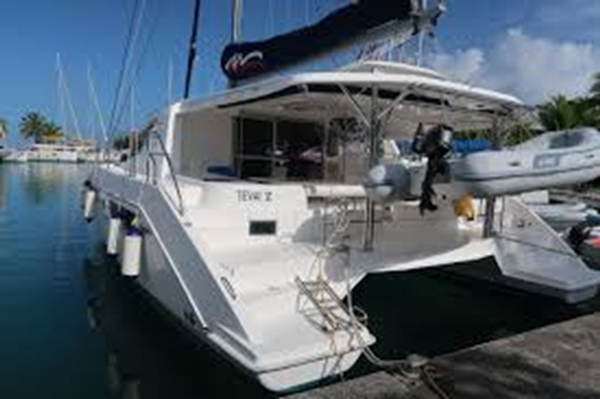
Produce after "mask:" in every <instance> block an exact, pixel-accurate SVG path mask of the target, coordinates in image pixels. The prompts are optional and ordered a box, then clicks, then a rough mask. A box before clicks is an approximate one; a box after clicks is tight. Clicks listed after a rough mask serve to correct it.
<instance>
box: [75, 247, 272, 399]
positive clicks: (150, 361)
mask: <svg viewBox="0 0 600 399" xmlns="http://www.w3.org/2000/svg"><path fill="white" fill-rule="evenodd" d="M95 252H96V256H95V257H94V258H93V259H88V260H86V264H85V268H84V270H85V279H86V283H87V290H88V294H89V299H88V320H89V325H90V327H91V328H93V329H94V330H95V331H96V332H97V333H98V334H101V336H102V338H103V339H104V341H105V344H106V367H107V371H106V384H107V389H108V391H109V392H110V394H111V395H113V397H115V398H127V399H130V398H136V399H137V398H141V399H153V398H156V399H159V398H160V399H163V398H166V397H173V398H178V399H179V398H181V399H185V398H190V399H191V398H198V397H207V398H221V397H244V398H263V397H267V396H269V395H268V394H267V393H266V392H265V391H264V390H263V389H262V388H261V387H260V386H259V385H258V383H256V382H255V381H254V380H253V379H251V378H249V377H247V376H246V375H244V374H242V372H241V371H240V370H238V369H237V368H235V367H233V366H232V365H230V364H229V363H227V362H226V361H225V360H224V359H223V358H222V357H221V356H220V355H219V354H217V353H215V352H214V351H213V350H212V349H210V348H207V347H205V346H203V345H201V344H198V343H197V342H195V341H192V339H191V338H190V337H189V336H188V335H187V334H186V332H185V331H183V330H182V329H180V328H178V326H177V325H176V324H175V323H174V322H172V321H171V320H170V319H169V316H168V315H166V314H164V313H163V312H162V311H160V310H159V309H158V308H157V307H156V306H155V304H154V303H152V302H151V300H150V299H149V298H148V297H147V295H146V294H143V293H142V292H141V291H140V289H139V287H137V286H135V284H134V283H132V282H131V281H126V280H124V279H122V278H121V277H120V276H119V275H118V272H117V271H118V267H117V265H116V263H115V262H114V261H112V260H110V259H107V258H106V257H104V256H102V255H101V252H102V249H101V248H98V249H97V251H95Z"/></svg>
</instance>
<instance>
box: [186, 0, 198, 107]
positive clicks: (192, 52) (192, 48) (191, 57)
mask: <svg viewBox="0 0 600 399" xmlns="http://www.w3.org/2000/svg"><path fill="white" fill-rule="evenodd" d="M200 3H201V0H195V5H194V19H193V22H192V33H191V35H190V45H189V50H188V61H187V72H186V74H185V88H184V91H183V99H184V100H185V99H188V98H189V97H190V86H191V84H192V72H193V70H194V63H195V60H196V51H197V49H196V42H197V36H198V21H199V19H200V18H199V17H200V5H201V4H200Z"/></svg>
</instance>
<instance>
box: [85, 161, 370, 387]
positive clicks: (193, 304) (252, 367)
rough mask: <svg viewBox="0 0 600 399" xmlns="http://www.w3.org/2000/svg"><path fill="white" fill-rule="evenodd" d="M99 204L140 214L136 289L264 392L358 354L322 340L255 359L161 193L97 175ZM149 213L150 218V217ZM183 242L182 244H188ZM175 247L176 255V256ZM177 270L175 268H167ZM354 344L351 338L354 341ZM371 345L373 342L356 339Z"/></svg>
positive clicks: (339, 368)
mask: <svg viewBox="0 0 600 399" xmlns="http://www.w3.org/2000/svg"><path fill="white" fill-rule="evenodd" d="M92 184H93V186H94V188H95V189H96V190H97V191H98V192H99V194H100V198H102V199H103V200H104V202H107V203H111V204H117V205H118V206H119V207H122V208H125V209H127V210H128V211H129V212H131V213H133V214H135V215H138V218H139V221H140V223H141V229H142V230H143V231H144V232H146V233H145V234H144V242H143V245H142V256H141V267H140V272H139V275H138V276H137V278H136V283H137V284H138V285H139V286H140V287H141V289H143V290H144V291H145V292H146V293H147V294H148V295H150V296H151V297H152V298H154V299H155V300H156V301H157V302H158V303H160V304H161V306H162V307H163V308H164V309H165V310H166V311H167V312H168V313H169V314H171V315H172V316H174V318H175V319H176V320H177V321H178V322H180V323H181V324H182V326H184V327H185V329H186V330H187V331H189V332H190V333H191V334H192V336H193V337H194V338H195V339H198V340H200V341H201V342H203V343H206V344H208V345H210V346H211V347H213V348H214V349H216V350H217V351H218V352H220V353H222V354H223V355H224V356H225V357H226V358H227V359H229V360H230V361H232V362H233V363H234V364H235V365H237V366H238V367H240V368H241V369H242V370H243V371H245V372H246V373H247V374H249V375H251V376H253V377H254V378H256V379H257V380H258V381H259V382H260V383H261V385H262V386H264V387H265V388H266V389H268V390H270V391H276V392H283V391H291V390H297V389H301V388H302V387H305V386H309V385H313V384H316V383H318V382H319V381H320V380H322V379H327V378H330V377H333V376H337V375H339V373H341V372H344V371H347V370H348V369H350V368H351V367H352V366H353V365H354V363H355V362H356V361H357V360H358V358H359V357H360V355H361V354H362V346H360V345H358V344H356V345H355V346H350V347H348V348H344V347H343V344H342V342H345V341H342V339H339V343H340V346H339V348H338V349H337V350H335V348H334V350H333V351H332V349H331V347H330V345H331V342H329V341H325V343H320V345H319V346H316V347H315V348H307V350H306V351H305V353H299V354H297V355H294V356H292V357H290V355H289V354H285V353H282V354H281V355H278V356H277V357H276V358H264V359H263V358H261V357H260V356H257V355H256V353H255V352H254V350H253V349H252V348H251V347H250V346H248V344H245V343H244V338H243V337H244V334H245V329H244V327H243V326H242V325H241V324H240V323H241V320H240V319H239V318H238V317H237V315H236V310H235V309H234V308H233V306H230V305H229V304H228V303H229V301H230V300H232V299H231V298H227V295H228V293H227V291H226V290H225V289H223V287H222V286H219V285H218V283H217V281H216V279H215V278H214V277H213V276H212V273H211V271H210V270H209V268H208V267H207V266H206V261H205V260H204V259H203V258H202V257H201V255H200V254H199V253H198V252H197V250H196V248H194V247H193V246H190V245H187V244H189V239H188V238H187V237H186V233H185V231H184V230H183V228H182V226H181V225H180V224H179V223H176V217H175V214H174V210H173V208H172V206H171V204H170V203H169V200H167V199H166V198H165V196H163V193H162V192H161V190H160V189H158V188H157V187H156V186H153V185H147V184H143V183H140V182H138V181H135V180H132V179H128V178H127V176H122V175H118V174H113V173H109V172H105V171H103V170H101V169H99V170H97V171H96V172H95V173H94V177H93V178H92ZM148 215H152V217H151V218H150V217H148ZM186 241H187V242H186ZM175 248H176V250H175ZM174 264H176V265H177V267H174V266H173V265H174ZM355 339H356V338H355ZM362 340H363V341H364V344H371V343H373V342H374V338H373V337H371V336H369V335H367V336H365V337H363V338H362Z"/></svg>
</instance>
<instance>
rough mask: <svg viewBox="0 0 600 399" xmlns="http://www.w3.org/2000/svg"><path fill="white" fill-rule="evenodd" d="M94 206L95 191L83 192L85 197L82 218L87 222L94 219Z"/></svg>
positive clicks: (89, 189) (87, 190)
mask: <svg viewBox="0 0 600 399" xmlns="http://www.w3.org/2000/svg"><path fill="white" fill-rule="evenodd" d="M95 206H96V191H95V190H92V189H91V188H88V189H86V190H85V197H84V202H83V217H84V218H85V220H87V221H88V222H91V221H92V219H93V218H94V212H95Z"/></svg>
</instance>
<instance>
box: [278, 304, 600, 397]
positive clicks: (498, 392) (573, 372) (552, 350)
mask: <svg viewBox="0 0 600 399" xmlns="http://www.w3.org/2000/svg"><path fill="white" fill-rule="evenodd" d="M430 364H431V365H432V366H433V367H434V369H435V371H434V372H433V373H432V374H433V375H434V377H435V378H434V380H435V381H436V385H437V386H439V387H440V388H441V390H442V391H443V392H444V394H445V395H447V397H448V398H452V399H475V398H478V399H479V398H493V399H534V398H535V399H540V398H543V399H545V398H548V399H550V398H552V399H562V398H565V399H600V313H598V314H592V315H588V316H583V317H580V318H577V319H573V320H570V321H566V322H563V323H559V324H555V325H551V326H548V327H544V328H541V329H538V330H533V331H529V332H526V333H524V334H520V335H516V336H512V337H509V338H504V339H500V340H498V341H492V342H489V343H486V344H482V345H479V346H476V347H473V348H470V349H467V350H464V351H460V352H457V353H454V354H451V355H447V356H443V357H440V358H437V359H433V360H431V363H430ZM443 397H444V396H443V394H442V395H440V394H439V393H435V388H430V386H428V384H425V383H421V382H417V383H416V384H411V383H408V381H407V380H406V379H404V378H401V377H399V376H397V375H393V374H392V373H388V372H383V371H382V372H377V373H374V374H371V375H367V376H364V377H359V378H356V379H353V380H349V381H344V382H340V383H336V384H333V385H329V386H326V387H322V388H318V389H315V390H312V391H308V392H304V393H300V394H297V395H293V396H288V397H287V398H289V399H342V398H343V399H358V398H361V399H439V398H443Z"/></svg>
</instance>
